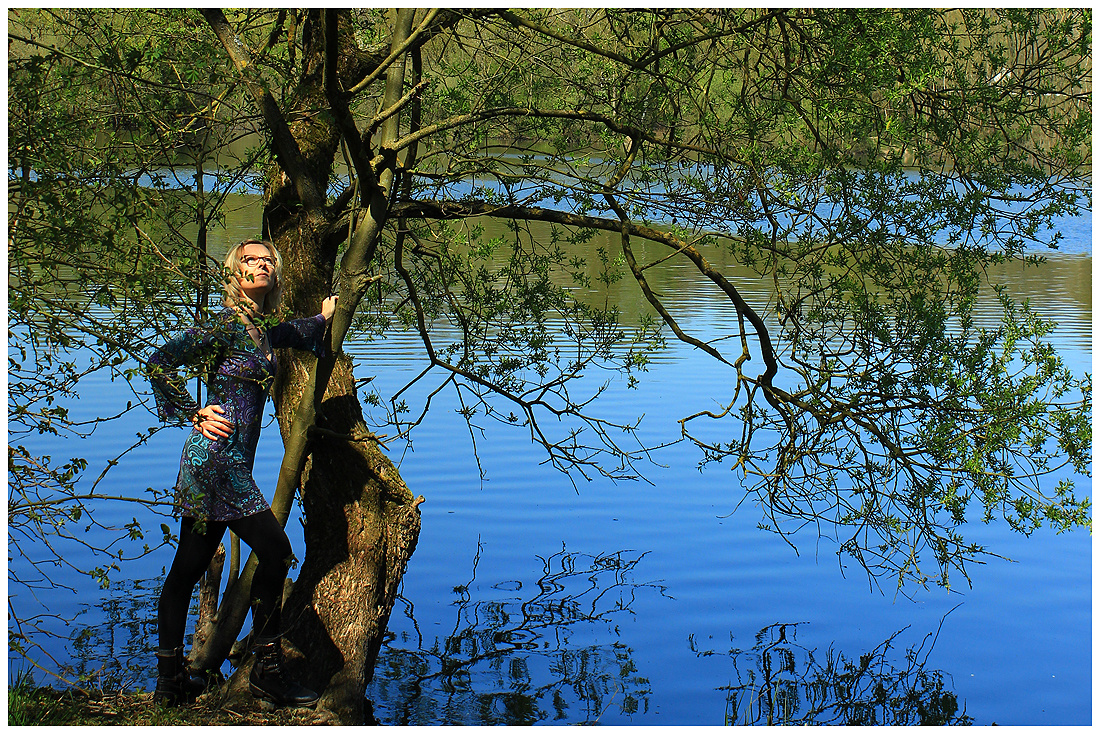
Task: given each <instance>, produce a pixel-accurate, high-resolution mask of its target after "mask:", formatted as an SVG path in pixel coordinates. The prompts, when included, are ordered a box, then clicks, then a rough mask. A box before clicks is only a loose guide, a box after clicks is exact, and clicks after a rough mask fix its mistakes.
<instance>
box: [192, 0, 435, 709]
mask: <svg viewBox="0 0 1100 734" xmlns="http://www.w3.org/2000/svg"><path fill="white" fill-rule="evenodd" d="M203 12H204V15H206V16H207V19H208V21H209V22H210V23H211V26H212V27H213V28H214V29H215V32H217V33H218V34H219V36H220V37H222V38H223V39H224V42H225V44H226V47H227V49H228V50H229V51H230V53H231V55H233V57H234V60H235V63H236V64H237V65H238V68H239V69H241V70H242V73H243V74H245V75H246V76H247V75H248V74H249V73H251V72H250V68H251V61H250V60H249V58H248V54H247V50H246V49H243V47H240V46H239V45H238V44H237V42H236V38H235V36H234V35H233V33H232V31H231V29H230V28H229V27H228V25H227V24H226V22H225V18H224V16H222V15H221V13H220V11H217V10H208V11H203ZM324 12H329V11H323V12H321V13H318V12H317V11H310V12H309V13H308V14H307V16H306V18H307V22H306V23H305V24H304V26H303V32H302V47H303V54H302V62H301V63H302V67H301V76H300V77H299V80H298V85H297V87H296V88H295V90H294V94H293V97H292V99H291V100H290V102H289V105H290V107H291V108H293V109H298V110H301V109H325V107H326V104H327V102H328V101H329V100H328V98H327V97H326V91H325V87H324V82H325V75H326V74H327V73H330V72H331V69H332V67H339V68H338V70H337V73H338V74H339V75H340V76H341V78H345V79H347V80H353V79H357V78H361V77H362V69H361V68H360V67H358V66H357V61H356V60H357V59H359V57H358V55H357V54H358V52H357V50H356V49H355V47H354V36H353V34H352V33H351V32H350V28H349V27H347V26H348V23H347V20H348V19H347V17H346V15H345V14H344V13H342V12H341V11H335V13H336V14H334V15H331V16H329V17H328V22H329V26H328V30H327V32H328V33H330V34H331V35H332V37H331V38H330V39H329V40H330V42H331V43H330V45H329V48H328V51H329V59H330V60H329V62H328V63H329V64H330V67H329V71H328V72H326V62H325V33H326V30H325V27H324V23H323V22H322V21H323V20H324V18H325V16H324ZM398 16H399V17H400V18H401V19H402V21H401V22H400V23H397V24H396V26H395V28H399V29H400V31H399V32H397V33H395V38H396V40H395V41H394V44H395V45H397V44H399V43H400V40H401V39H403V38H405V37H407V35H408V31H409V26H410V25H411V18H412V11H411V10H403V11H400V12H399V13H398ZM360 60H361V59H360ZM403 75H404V64H403V63H394V64H393V65H392V67H391V68H390V69H389V73H388V75H387V79H388V85H389V86H391V87H393V89H390V88H389V87H388V88H387V95H386V99H387V101H388V103H389V104H393V103H394V102H395V101H396V99H397V98H398V97H399V96H400V93H401V87H402V78H403ZM253 92H254V96H255V97H256V99H257V100H258V102H259V103H260V104H261V106H262V108H263V110H264V116H265V119H266V120H267V121H268V123H269V125H271V127H272V128H273V131H274V133H273V140H274V143H275V148H276V153H277V156H278V159H279V161H280V164H281V165H280V167H277V168H276V169H274V170H273V171H272V173H271V175H270V177H269V180H268V186H267V187H266V191H265V202H264V217H265V221H266V223H267V232H266V234H267V236H268V237H269V238H270V239H271V240H272V241H273V242H274V243H275V245H276V247H277V248H278V249H279V252H280V254H281V255H282V259H283V277H282V280H283V285H284V299H283V305H284V308H285V309H286V310H287V311H288V312H289V314H291V315H293V316H295V317H304V316H309V315H312V314H316V313H318V311H319V310H320V306H321V301H322V300H323V299H324V298H325V297H327V296H328V295H329V294H330V293H331V292H332V283H333V280H334V277H337V278H338V280H339V283H340V295H341V300H340V307H339V308H338V310H337V313H336V316H335V318H334V320H333V322H332V334H331V338H330V340H329V345H330V350H331V352H333V353H330V354H328V355H326V356H325V357H322V358H321V359H320V360H317V359H316V358H314V357H313V356H312V355H307V354H303V353H301V352H293V351H287V350H283V351H281V352H280V354H279V364H280V373H279V377H278V379H277V381H276V385H275V405H276V414H277V416H278V419H279V425H280V428H281V430H282V435H283V442H284V445H285V447H286V456H285V457H284V459H283V466H282V467H281V470H280V478H279V485H278V487H277V489H276V495H275V500H274V501H273V503H272V508H273V510H274V511H275V514H276V517H279V519H280V520H282V521H284V522H285V520H286V516H287V514H288V512H289V509H290V503H291V501H292V500H293V490H294V489H295V487H294V482H295V480H296V479H298V478H299V476H300V481H298V487H297V489H298V491H299V492H300V496H301V498H302V503H303V507H304V514H305V546H306V547H305V554H304V560H303V562H302V565H301V568H300V569H299V572H298V576H297V579H296V580H295V582H294V585H293V588H292V590H291V592H290V594H289V596H288V597H287V600H286V603H285V604H284V606H283V628H284V644H283V648H284V652H285V653H286V656H287V663H288V666H287V667H288V670H289V672H290V673H291V675H292V676H293V677H296V678H297V679H298V680H300V681H301V682H302V683H304V684H305V685H307V686H309V687H310V688H313V689H314V690H316V691H318V692H320V693H321V694H322V697H321V701H320V704H319V706H320V708H321V709H324V710H327V711H329V712H331V713H333V714H335V716H336V718H337V719H338V720H339V721H340V722H342V723H345V724H359V723H363V719H364V706H363V704H364V700H365V699H364V696H363V693H364V689H365V687H366V684H367V683H368V682H369V680H370V676H371V673H372V671H373V666H374V661H375V659H376V657H377V654H378V650H379V648H380V647H381V643H382V637H383V635H384V634H385V630H386V622H387V620H388V619H389V613H390V609H391V608H392V606H393V603H394V600H395V598H396V595H397V589H398V586H399V584H400V581H401V576H402V574H403V573H404V570H405V565H406V563H407V562H408V560H409V557H410V556H411V555H412V552H413V550H414V549H415V547H416V540H417V538H418V536H419V532H420V512H419V510H418V509H417V506H418V505H419V503H420V502H422V501H423V498H414V497H413V495H412V493H411V492H410V491H409V489H408V487H406V486H405V483H404V482H403V481H402V480H401V477H400V476H399V474H398V472H397V469H396V468H395V467H394V466H393V464H392V463H391V462H390V461H389V459H388V458H387V457H386V456H385V455H384V454H383V453H382V451H381V449H380V447H379V446H378V444H377V443H375V442H374V441H373V440H371V438H370V433H369V431H368V430H367V427H366V425H365V423H364V422H363V416H362V410H361V406H360V403H359V399H358V396H357V395H356V394H355V377H354V375H353V374H352V365H351V360H350V359H349V358H347V357H346V356H344V355H342V354H340V352H339V347H340V345H341V344H342V342H343V337H344V335H345V333H346V331H347V327H348V325H349V324H350V319H351V315H352V313H353V312H354V309H355V307H356V305H357V304H358V302H359V299H360V298H361V297H362V295H363V293H364V292H365V290H366V288H367V285H368V284H369V280H368V279H367V278H366V277H365V276H364V273H365V272H366V269H367V267H368V265H369V262H370V260H371V253H372V252H373V251H374V247H375V245H376V243H377V238H378V236H379V232H380V230H381V227H382V225H383V224H384V222H385V218H386V216H387V214H386V210H387V208H388V202H387V198H386V197H387V195H388V193H389V188H390V186H391V185H392V181H393V171H392V167H391V168H389V170H388V171H387V172H386V173H384V174H383V175H382V176H381V177H380V180H378V182H377V183H376V185H374V186H373V187H371V189H370V194H369V196H370V206H369V209H370V211H371V215H369V216H363V217H361V218H360V221H359V222H358V223H357V225H356V232H355V235H354V236H353V237H352V241H351V242H349V243H348V247H347V251H346V252H345V254H344V262H343V268H342V272H340V273H336V272H335V267H336V256H337V240H338V239H340V238H339V237H333V234H334V228H335V227H336V226H337V225H336V220H338V219H339V217H340V216H341V214H342V213H343V212H341V211H335V210H334V209H330V208H329V207H328V205H326V204H325V202H324V194H323V192H325V191H326V189H327V186H328V182H329V177H330V174H331V172H332V169H333V165H334V160H335V155H336V152H337V149H338V145H339V143H340V140H341V134H342V132H341V130H340V129H339V127H338V124H337V122H336V121H335V120H334V118H333V117H332V116H329V115H300V116H296V117H295V118H293V121H292V122H289V124H288V122H287V118H284V117H282V112H281V111H280V110H279V109H278V105H277V102H276V101H275V100H274V98H273V97H272V96H271V95H270V93H268V92H267V91H266V90H265V89H263V88H262V87H260V86H258V85H257V84H253ZM391 128H392V129H391ZM396 134H397V128H396V120H395V119H394V120H388V121H387V122H386V124H385V125H384V126H383V138H384V139H385V140H393V139H394V138H395V137H396ZM287 165H290V169H288V168H287V167H286V166H287ZM391 166H392V162H391ZM344 226H346V225H344ZM321 393H323V397H321V396H320V395H321ZM318 429H320V430H318ZM306 437H308V438H309V440H308V443H307V442H305V440H304V439H305V438H306ZM299 468H300V469H301V473H300V475H299V473H298V470H299ZM295 550H296V552H297V553H299V554H300V553H301V549H295ZM250 565H252V564H250ZM247 571H248V568H246V573H247ZM246 573H242V580H243V579H244V577H245V576H246ZM237 606H240V604H237ZM238 629H239V628H238ZM234 634H235V633H234ZM212 649H213V647H212ZM215 652H217V651H215ZM251 662H252V661H251V660H248V661H246V662H245V664H244V665H243V666H242V667H241V668H240V669H239V670H238V671H237V673H236V674H235V676H234V680H233V681H232V682H231V684H230V687H229V694H230V695H235V694H239V693H242V692H243V691H244V690H245V688H246V684H245V679H246V676H247V674H248V672H249V669H250V667H251Z"/></svg>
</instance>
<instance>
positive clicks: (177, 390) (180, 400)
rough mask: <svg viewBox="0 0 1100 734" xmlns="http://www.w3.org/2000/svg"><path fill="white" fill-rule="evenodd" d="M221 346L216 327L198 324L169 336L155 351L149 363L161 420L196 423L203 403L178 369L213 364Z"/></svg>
mask: <svg viewBox="0 0 1100 734" xmlns="http://www.w3.org/2000/svg"><path fill="white" fill-rule="evenodd" d="M221 346H222V345H221V344H220V342H219V340H218V338H217V333H216V331H215V330H212V329H209V328H200V327H197V326H196V327H192V328H190V329H187V330H186V331H184V332H182V333H181V334H178V335H177V336H175V337H173V338H172V339H169V340H168V342H166V343H165V344H164V346H162V347H160V348H159V349H157V350H156V351H155V352H153V354H152V355H151V356H150V357H149V360H148V362H147V363H146V364H147V369H148V377H149V382H150V384H151V385H152V388H153V397H155V398H156V402H157V416H158V417H159V418H160V420H161V421H163V422H165V423H183V422H186V421H191V422H194V420H195V416H196V414H197V413H198V412H199V405H198V403H196V402H195V399H194V398H193V397H191V395H190V394H189V393H188V392H187V390H186V389H185V385H184V383H185V380H184V379H183V378H181V377H180V374H179V371H178V370H179V368H180V367H182V366H183V365H202V364H203V363H206V364H207V366H212V365H213V363H214V362H215V361H216V360H217V358H218V356H219V352H220V351H221V349H220V347H221Z"/></svg>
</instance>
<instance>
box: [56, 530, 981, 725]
mask: <svg viewBox="0 0 1100 734" xmlns="http://www.w3.org/2000/svg"><path fill="white" fill-rule="evenodd" d="M645 555H646V554H645V553H635V552H633V551H619V552H617V553H611V554H605V555H596V556H592V555H587V554H582V553H568V552H566V551H565V550H564V549H563V550H562V551H560V552H558V553H555V554H553V555H551V556H549V557H548V558H546V559H543V567H542V569H541V575H540V576H539V578H538V579H537V581H535V582H534V584H531V585H528V588H526V589H525V588H524V587H525V585H524V583H523V582H521V581H505V582H497V583H493V584H492V585H491V586H489V585H484V584H482V585H478V586H476V587H475V581H476V576H477V566H478V561H479V557H480V547H479V555H478V556H475V558H474V561H473V574H472V577H471V579H470V581H469V582H468V583H467V584H464V585H462V586H457V587H455V589H454V593H455V595H456V600H455V601H454V602H453V603H452V607H453V608H454V610H455V614H454V620H455V621H454V625H453V627H452V629H451V631H450V632H449V633H448V634H447V635H446V637H445V638H444V639H441V638H439V637H436V638H434V639H431V640H425V638H424V636H423V634H422V633H421V632H420V628H419V626H418V625H417V622H416V619H415V616H414V609H413V604H412V602H411V601H409V600H407V599H404V598H399V600H398V605H399V606H398V607H395V612H396V610H397V609H398V608H401V607H403V608H404V613H405V616H406V618H407V620H408V622H409V623H410V624H406V625H400V626H402V627H410V626H411V630H412V631H411V632H402V633H400V634H398V635H394V634H392V633H391V634H390V636H389V639H387V641H386V642H385V644H384V647H383V650H382V653H381V654H380V656H379V660H378V665H377V668H376V669H375V675H374V681H373V682H372V683H371V684H370V686H369V687H368V690H367V695H368V697H369V698H371V699H372V700H373V705H374V716H375V717H377V720H378V721H379V722H380V723H384V724H396V725H431V724H464V725H519V724H533V723H538V722H545V723H596V722H599V721H600V718H601V716H603V715H604V714H605V712H608V711H614V712H616V714H617V715H619V716H626V717H629V716H631V715H633V714H645V713H647V712H649V710H650V703H651V697H652V698H653V700H654V701H656V700H658V699H659V698H660V692H657V693H656V694H654V692H653V691H652V689H651V686H650V682H649V679H648V678H647V677H646V675H645V671H639V670H638V668H637V666H636V664H635V662H634V651H633V650H632V649H631V648H630V647H628V646H626V645H624V644H622V643H621V642H619V628H618V626H617V623H618V620H619V619H620V618H621V617H622V616H623V615H633V613H634V612H633V609H632V606H633V604H634V601H635V599H636V598H637V597H638V595H639V594H640V593H657V594H660V595H662V596H667V592H666V588H665V587H664V586H663V585H662V584H659V583H654V582H636V581H634V580H633V575H634V572H635V571H636V570H637V567H638V565H639V564H640V562H641V561H642V559H643V558H644V557H645ZM159 582H160V579H148V580H144V581H125V582H119V583H115V584H112V585H111V589H110V591H109V593H108V594H107V595H105V596H104V597H103V599H102V600H101V601H100V602H99V603H98V604H96V605H95V606H94V607H92V606H87V607H85V608H84V609H83V610H82V611H81V613H80V614H79V615H78V620H79V618H80V617H84V616H85V615H87V617H88V618H91V619H96V620H99V621H98V623H97V624H95V625H91V626H87V627H83V628H77V631H76V632H74V634H73V636H72V638H71V645H72V651H73V655H72V660H73V667H72V668H70V669H68V670H65V671H64V674H66V675H67V676H72V680H75V681H80V682H81V683H83V684H88V685H91V686H92V687H94V688H98V689H101V690H133V689H135V688H144V689H149V688H150V686H151V683H152V680H153V678H154V677H155V675H156V671H155V666H154V665H153V664H152V660H151V655H150V654H149V645H150V640H152V639H154V633H155V630H156V603H157V591H158V589H159ZM474 588H476V589H477V590H478V591H477V593H478V595H479V596H482V597H484V598H479V599H475V598H474V594H473V593H472V592H471V589H474ZM805 624H806V623H804V622H799V623H790V624H773V625H770V626H768V627H765V628H764V629H762V630H760V631H759V632H758V633H757V634H756V636H755V641H754V644H753V646H752V647H751V648H750V649H742V648H740V647H733V648H731V649H730V650H729V651H728V653H725V654H727V655H728V656H729V658H730V659H731V660H732V663H733V671H732V674H731V675H730V678H729V683H728V684H727V685H724V686H720V687H718V690H721V691H725V692H726V710H725V721H726V723H727V724H739V725H743V724H768V725H775V724H840V725H852V726H854V725H959V724H970V723H972V719H971V718H970V717H969V716H967V715H966V712H965V708H964V707H961V706H960V703H959V701H958V699H957V697H956V695H955V693H954V692H953V691H951V690H947V689H945V677H946V675H945V674H944V673H943V672H941V671H938V670H928V669H927V662H928V657H929V655H930V654H931V652H932V649H933V647H934V645H935V641H936V636H937V635H938V632H939V631H938V630H937V631H936V632H934V633H929V634H928V635H926V636H925V638H924V639H923V640H922V641H921V643H920V644H919V645H917V646H916V647H910V648H909V649H907V650H906V651H905V653H904V654H903V655H901V654H898V653H896V652H894V651H895V643H896V641H897V639H898V638H899V637H900V636H901V634H902V633H903V632H904V631H905V630H904V629H903V630H901V631H899V632H897V633H895V634H894V635H892V636H891V637H890V638H889V639H887V640H886V641H884V642H883V643H881V644H880V645H878V646H877V647H875V648H874V649H873V650H871V651H870V652H867V653H865V654H860V655H858V656H846V655H845V654H844V653H842V652H839V653H838V652H835V651H834V650H833V649H832V648H831V647H830V648H829V649H828V650H826V651H825V653H824V655H823V656H822V655H820V654H819V653H818V651H817V650H816V649H813V648H810V647H807V646H806V645H803V644H799V642H798V634H799V632H800V630H803V629H804V625H805ZM941 625H942V622H941ZM906 629H908V628H906ZM731 638H732V635H731ZM689 642H690V645H691V649H692V651H693V652H694V653H695V654H696V655H697V656H699V657H709V656H715V655H721V654H723V653H720V652H717V651H714V650H702V649H700V648H699V647H698V645H697V644H696V643H695V641H694V639H691V640H689ZM960 708H962V710H960ZM715 715H717V712H715ZM674 723H678V724H700V723H705V722H703V721H692V722H674Z"/></svg>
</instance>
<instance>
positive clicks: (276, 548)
mask: <svg viewBox="0 0 1100 734" xmlns="http://www.w3.org/2000/svg"><path fill="white" fill-rule="evenodd" d="M226 528H229V529H230V530H232V531H233V532H234V533H236V534H237V537H239V538H240V539H241V540H243V541H244V542H245V543H248V545H249V547H250V548H252V550H253V552H254V553H255V554H256V557H257V558H258V559H259V565H258V566H257V567H256V573H255V574H254V575H253V577H252V625H253V626H252V629H253V631H254V633H255V636H256V637H276V636H278V634H279V625H280V622H281V620H280V614H279V610H280V607H281V605H282V595H283V583H284V582H285V581H286V575H287V572H288V571H289V570H290V559H291V557H292V550H291V547H290V539H289V538H287V537H286V531H285V530H283V527H282V525H280V524H279V521H278V520H276V519H275V515H274V514H273V513H272V512H271V510H265V511H263V512H260V513H257V514H255V515H251V516H249V517H245V518H241V519H240V520H231V521H230V522H211V521H207V522H206V528H205V530H206V532H205V533H203V534H201V535H200V534H199V533H197V532H195V520H194V518H190V517H185V518H183V521H182V522H181V523H180V544H179V547H178V548H176V557H175V559H174V560H173V561H172V569H171V570H170V571H169V572H168V577H167V578H166V579H164V588H162V589H161V592H160V605H159V607H158V620H157V623H158V628H159V633H160V646H161V648H162V649H166V650H168V649H172V648H176V647H179V646H180V645H182V644H183V633H184V629H185V628H186V626H187V608H188V607H189V606H190V604H191V594H192V593H193V592H194V590H195V584H197V583H198V582H199V579H201V578H202V575H203V574H204V573H206V569H207V567H208V566H209V565H210V559H212V558H213V557H214V553H215V552H216V551H217V550H218V544H219V543H220V542H221V539H222V535H223V534H224V533H225V529H226Z"/></svg>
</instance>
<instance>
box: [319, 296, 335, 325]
mask: <svg viewBox="0 0 1100 734" xmlns="http://www.w3.org/2000/svg"><path fill="white" fill-rule="evenodd" d="M338 298H340V296H329V297H328V298H326V299H325V300H324V301H322V302H321V315H322V316H324V317H325V321H332V315H333V314H334V313H336V301H337V299H338Z"/></svg>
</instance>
